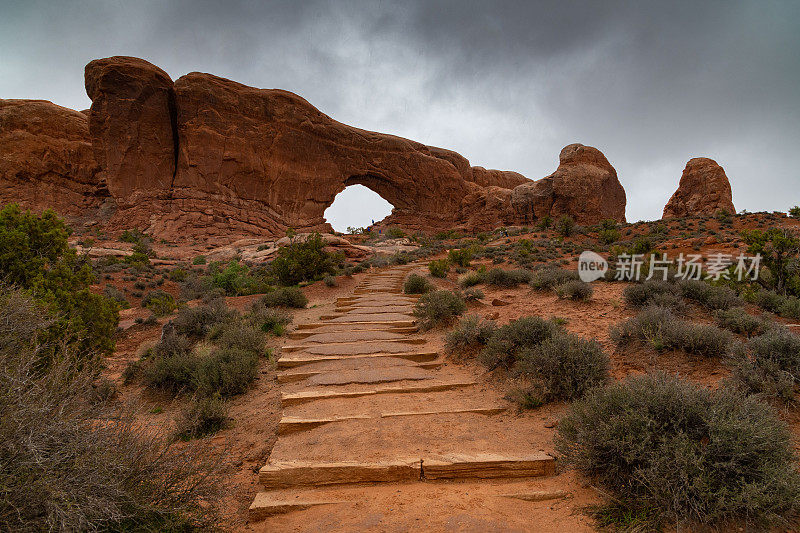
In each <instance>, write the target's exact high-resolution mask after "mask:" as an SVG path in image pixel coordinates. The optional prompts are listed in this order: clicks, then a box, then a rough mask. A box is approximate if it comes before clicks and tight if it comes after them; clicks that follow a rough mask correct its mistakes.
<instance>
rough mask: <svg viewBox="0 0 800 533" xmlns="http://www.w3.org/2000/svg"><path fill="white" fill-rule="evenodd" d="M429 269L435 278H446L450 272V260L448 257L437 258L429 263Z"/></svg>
mask: <svg viewBox="0 0 800 533" xmlns="http://www.w3.org/2000/svg"><path fill="white" fill-rule="evenodd" d="M428 270H429V271H430V273H431V276H433V277H434V278H446V277H447V273H448V272H450V262H449V261H448V260H447V259H435V260H433V261H431V262H430V263H428Z"/></svg>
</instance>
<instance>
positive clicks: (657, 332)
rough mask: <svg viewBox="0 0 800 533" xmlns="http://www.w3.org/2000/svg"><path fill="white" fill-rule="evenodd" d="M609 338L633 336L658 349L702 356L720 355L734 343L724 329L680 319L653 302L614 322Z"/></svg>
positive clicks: (620, 339) (624, 339)
mask: <svg viewBox="0 0 800 533" xmlns="http://www.w3.org/2000/svg"><path fill="white" fill-rule="evenodd" d="M611 338H612V339H613V340H614V341H615V342H617V344H620V345H624V344H626V343H627V342H630V341H633V340H637V341H641V342H645V343H647V344H649V345H650V346H651V347H652V348H654V349H655V350H658V351H662V350H683V351H685V352H686V353H690V354H693V355H700V356H703V357H723V356H725V355H727V353H728V351H729V349H730V348H731V347H732V345H733V343H734V338H733V336H732V335H731V334H730V332H728V331H725V330H722V329H719V328H717V327H715V326H711V325H708V324H694V323H692V322H689V321H687V320H682V319H680V318H677V317H676V316H675V315H673V314H672V312H671V311H670V310H669V309H667V308H664V307H655V306H650V307H646V308H644V309H643V310H642V311H640V312H639V314H638V315H636V316H635V317H633V318H629V319H628V320H625V321H624V322H622V323H621V324H618V325H616V326H614V327H613V328H612V329H611Z"/></svg>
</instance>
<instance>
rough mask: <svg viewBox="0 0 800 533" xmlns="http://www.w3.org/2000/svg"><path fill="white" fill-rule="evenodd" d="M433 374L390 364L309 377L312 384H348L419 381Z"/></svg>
mask: <svg viewBox="0 0 800 533" xmlns="http://www.w3.org/2000/svg"><path fill="white" fill-rule="evenodd" d="M432 378H433V375H432V374H431V373H430V372H428V371H427V370H424V369H422V368H415V367H402V366H390V367H386V368H364V369H360V370H343V371H341V372H326V373H324V374H318V375H316V376H313V377H311V378H310V379H309V380H308V381H309V382H310V383H312V384H314V385H349V384H351V383H389V382H392V381H421V380H424V379H432Z"/></svg>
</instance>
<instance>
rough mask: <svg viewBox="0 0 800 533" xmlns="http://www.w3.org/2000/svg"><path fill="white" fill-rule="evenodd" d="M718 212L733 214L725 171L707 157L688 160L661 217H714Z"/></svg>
mask: <svg viewBox="0 0 800 533" xmlns="http://www.w3.org/2000/svg"><path fill="white" fill-rule="evenodd" d="M721 209H724V210H725V211H727V212H728V213H731V214H734V213H736V209H735V208H734V207H733V199H732V196H731V184H730V182H729V181H728V176H726V175H725V170H724V169H723V168H722V167H721V166H719V165H718V164H717V162H716V161H714V160H713V159H708V158H707V157H695V158H694V159H690V160H689V162H688V163H686V168H684V169H683V174H682V175H681V180H680V183H679V184H678V190H676V191H675V194H673V195H672V198H670V199H669V202H667V205H666V206H664V214H663V218H674V217H685V216H691V215H698V214H713V213H715V212H717V211H719V210H721Z"/></svg>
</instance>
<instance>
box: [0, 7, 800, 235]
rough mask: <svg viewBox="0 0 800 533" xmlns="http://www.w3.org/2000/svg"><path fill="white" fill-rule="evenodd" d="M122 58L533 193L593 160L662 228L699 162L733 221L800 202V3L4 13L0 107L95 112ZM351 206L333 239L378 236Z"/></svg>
mask: <svg viewBox="0 0 800 533" xmlns="http://www.w3.org/2000/svg"><path fill="white" fill-rule="evenodd" d="M111 55H133V56H138V57H142V58H145V59H147V60H149V61H151V62H153V63H155V64H156V65H158V66H160V67H161V68H163V69H164V70H166V71H167V72H168V73H169V74H170V75H171V76H172V77H173V79H175V78H178V77H180V76H181V75H183V74H185V73H187V72H191V71H201V72H210V73H214V74H217V75H219V76H224V77H227V78H231V79H234V80H236V81H239V82H242V83H246V84H248V85H253V86H257V87H265V88H282V89H287V90H290V91H293V92H296V93H298V94H300V95H301V96H303V97H305V98H306V99H308V100H309V101H310V102H311V103H312V104H314V105H315V106H317V107H318V108H319V109H321V110H322V111H323V112H325V113H327V114H328V115H330V116H332V117H333V118H335V119H337V120H339V121H342V122H345V123H347V124H351V125H354V126H358V127H361V128H366V129H371V130H376V131H381V132H387V133H393V134H396V135H401V136H404V137H409V138H411V139H415V140H418V141H420V142H424V143H426V144H431V145H436V146H442V147H445V148H449V149H453V150H456V151H458V152H459V153H461V154H462V155H464V156H465V157H467V158H468V159H469V160H470V162H471V163H472V164H473V165H482V166H485V167H489V168H500V169H508V170H516V171H518V172H521V173H523V174H524V175H525V176H527V177H529V178H531V179H538V178H541V177H544V176H546V175H548V174H550V173H551V172H552V171H553V170H555V168H556V166H557V164H558V153H559V151H560V150H561V148H562V147H563V146H565V145H567V144H570V143H573V142H581V143H583V144H587V145H591V146H595V147H597V148H599V149H600V150H601V151H602V152H603V153H604V154H605V155H606V157H608V159H609V161H610V162H611V164H612V165H614V167H615V168H616V169H617V174H618V175H619V178H620V181H621V182H622V184H623V186H624V187H625V190H626V192H627V197H628V207H627V216H628V220H639V219H644V220H652V219H656V218H659V217H660V215H661V210H662V208H663V206H664V204H665V203H666V201H667V200H668V199H669V197H670V195H671V194H672V192H673V191H674V190H675V188H676V187H677V185H678V179H679V177H680V174H681V171H682V170H683V167H684V165H685V164H686V161H687V160H688V159H690V158H691V157H697V156H705V157H711V158H713V159H715V160H717V162H719V163H720V164H721V165H722V166H723V167H724V168H725V170H726V172H727V174H728V177H729V178H730V180H731V184H732V187H733V200H734V204H735V205H736V207H737V209H739V210H742V209H747V210H749V211H759V210H782V211H785V210H786V209H787V208H788V207H790V206H791V205H795V204H798V203H800V2H798V1H770V0H758V1H752V2H737V1H707V2H703V1H686V2H683V1H669V2H668V1H664V2H658V3H656V2H645V1H634V0H632V1H629V2H611V1H603V2H600V1H594V2H570V1H553V2H525V1H516V2H512V1H507V2H504V1H486V0H483V1H480V2H472V1H466V0H461V1H433V0H428V1H426V0H419V1H408V2H388V1H372V2H357V1H337V2H333V1H327V2H325V1H306V2H304V1H300V0H294V1H287V2H255V1H253V2H236V1H226V2H186V1H182V2H170V1H150V2H148V1H135V2H132V1H129V0H127V1H106V2H70V1H59V2H55V1H54V2H37V1H32V0H24V1H9V0H0V97H2V98H43V99H47V100H51V101H53V102H55V103H57V104H60V105H64V106H67V107H72V108H75V109H84V108H87V107H88V106H89V104H90V101H89V99H88V97H87V96H86V94H85V92H84V89H83V67H84V65H85V64H86V63H87V62H88V61H90V60H91V59H94V58H98V57H105V56H111ZM353 196H354V197H355V199H351V200H350V201H349V202H345V205H343V206H338V205H337V206H336V207H337V208H341V209H340V212H341V214H339V215H331V216H329V220H330V219H333V220H332V221H333V222H334V225H336V226H339V227H341V228H343V227H344V226H347V225H354V222H351V221H350V220H348V221H347V222H344V219H345V216H346V215H347V212H348V211H349V212H350V213H351V214H353V213H355V214H356V215H358V214H362V215H363V216H364V217H365V219H366V222H367V223H368V222H369V219H371V218H380V216H377V217H376V216H375V215H376V214H375V213H374V212H373V211H374V210H375V209H377V206H378V204H379V203H378V202H377V201H374V202H373V201H371V200H369V199H368V198H367V199H364V197H363V196H359V195H358V194H354V195H353ZM337 204H338V202H337ZM355 224H356V225H360V224H358V222H357V221H356V222H355Z"/></svg>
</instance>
